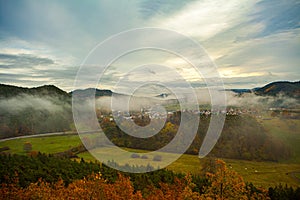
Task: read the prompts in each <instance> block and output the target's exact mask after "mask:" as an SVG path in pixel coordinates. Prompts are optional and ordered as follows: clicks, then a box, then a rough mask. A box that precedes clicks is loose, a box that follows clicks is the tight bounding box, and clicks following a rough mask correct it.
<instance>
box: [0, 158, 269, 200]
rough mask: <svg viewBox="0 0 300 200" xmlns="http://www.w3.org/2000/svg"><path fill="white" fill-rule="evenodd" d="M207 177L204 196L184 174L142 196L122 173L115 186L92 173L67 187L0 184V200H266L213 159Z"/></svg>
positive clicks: (222, 163)
mask: <svg viewBox="0 0 300 200" xmlns="http://www.w3.org/2000/svg"><path fill="white" fill-rule="evenodd" d="M207 178H208V181H209V182H210V185H209V186H207V187H206V188H205V189H204V194H199V193H197V192H193V191H192V189H193V188H194V187H195V184H194V183H193V182H192V178H191V176H190V175H187V176H186V177H185V178H184V179H178V178H175V181H174V183H173V184H167V183H160V187H159V188H156V187H154V186H149V187H148V188H147V189H146V190H144V194H143V195H144V196H143V195H142V193H141V192H140V191H134V188H133V185H132V183H131V181H130V179H129V178H127V177H124V176H122V175H121V174H119V177H118V179H117V181H116V182H115V183H107V182H106V180H105V179H104V178H102V176H101V174H93V175H91V176H90V177H88V178H84V179H81V180H75V181H74V182H72V183H70V184H69V185H68V186H67V187H66V186H65V184H64V182H63V181H62V180H59V181H58V182H56V183H55V184H50V183H47V182H44V181H42V180H41V179H40V180H39V181H38V182H36V183H31V184H30V185H29V186H28V187H27V188H21V187H19V186H18V179H17V178H15V179H14V180H13V181H12V183H10V184H4V183H3V184H2V185H1V187H0V199H3V200H14V199H18V200H19V199H20V200H22V199H23V200H27V199H47V200H48V199H49V200H60V199H82V200H88V199H89V200H90V199H109V200H114V199H124V200H142V199H148V200H174V199H178V200H181V199H191V200H192V199H218V200H219V199H220V200H221V199H268V197H267V191H266V190H260V193H253V194H250V191H251V190H250V189H249V188H247V187H246V185H245V182H244V181H243V179H242V177H241V176H240V175H238V174H237V173H236V172H234V171H231V170H229V169H227V167H226V165H225V163H224V162H223V161H221V160H216V172H215V173H207ZM145 191H147V192H145Z"/></svg>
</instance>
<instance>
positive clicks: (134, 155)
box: [131, 153, 140, 158]
mask: <svg viewBox="0 0 300 200" xmlns="http://www.w3.org/2000/svg"><path fill="white" fill-rule="evenodd" d="M139 157H140V155H139V154H136V153H133V154H131V158H139Z"/></svg>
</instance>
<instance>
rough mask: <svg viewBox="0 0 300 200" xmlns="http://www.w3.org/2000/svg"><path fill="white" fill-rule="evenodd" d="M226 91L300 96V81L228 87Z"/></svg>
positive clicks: (261, 94)
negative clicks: (253, 86) (247, 86)
mask: <svg viewBox="0 0 300 200" xmlns="http://www.w3.org/2000/svg"><path fill="white" fill-rule="evenodd" d="M226 91H231V92H234V93H237V94H244V93H253V94H256V95H259V96H277V95H279V94H282V95H285V96H287V97H292V98H300V81H297V82H289V81H278V82H272V83H269V84H267V85H265V86H263V87H257V88H253V89H227V90H226Z"/></svg>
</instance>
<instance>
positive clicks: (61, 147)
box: [0, 135, 81, 155]
mask: <svg viewBox="0 0 300 200" xmlns="http://www.w3.org/2000/svg"><path fill="white" fill-rule="evenodd" d="M25 142H30V143H31V144H32V151H40V152H42V153H57V152H61V151H65V150H67V149H70V148H72V147H75V146H78V145H80V144H81V140H80V138H79V137H78V135H61V136H46V137H34V138H22V139H16V140H8V141H4V142H0V147H5V146H8V147H9V148H10V150H8V151H6V152H9V153H15V154H22V155H24V154H26V152H25V151H24V150H23V145H24V143H25Z"/></svg>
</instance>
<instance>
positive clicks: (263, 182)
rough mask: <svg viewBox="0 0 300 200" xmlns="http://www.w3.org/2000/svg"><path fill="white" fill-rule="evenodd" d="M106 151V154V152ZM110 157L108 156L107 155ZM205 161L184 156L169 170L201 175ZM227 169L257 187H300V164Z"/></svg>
mask: <svg viewBox="0 0 300 200" xmlns="http://www.w3.org/2000/svg"><path fill="white" fill-rule="evenodd" d="M126 150H128V151H130V152H136V153H145V152H147V151H144V150H135V149H127V148H126ZM105 151H106V152H107V154H110V157H114V156H115V155H116V153H115V152H114V151H112V150H110V149H106V150H105ZM105 151H104V152H105ZM162 155H163V159H164V157H168V156H170V155H171V153H163V154H162ZM78 156H79V157H82V158H84V159H85V160H90V161H94V160H95V158H94V157H93V156H92V155H91V154H90V153H89V152H85V153H81V154H79V155H78ZM107 157H108V155H107ZM205 159H207V158H204V159H199V158H198V156H195V155H187V154H184V155H182V156H181V157H180V158H179V159H178V160H176V161H175V162H174V163H172V164H171V165H169V166H168V167H167V169H170V170H172V171H174V172H182V173H191V174H201V170H202V168H203V166H202V163H203V162H204V161H205ZM140 160H142V159H130V157H129V156H128V158H126V157H124V160H123V161H121V163H120V164H125V163H128V162H130V163H136V164H138V162H137V161H140ZM223 160H224V161H225V162H226V164H227V167H228V168H230V169H232V170H235V171H236V172H238V173H239V174H240V175H241V176H242V177H243V178H244V180H245V181H246V182H252V183H253V184H254V185H255V186H258V187H264V188H268V187H270V186H275V185H278V184H279V183H282V184H284V185H285V184H288V185H289V186H294V187H296V186H300V182H299V179H297V178H295V175H299V174H297V173H294V175H292V172H300V164H287V163H274V162H256V161H244V160H234V159H223ZM142 161H143V160H142ZM148 162H149V164H150V165H152V166H154V167H157V166H159V165H158V164H159V162H155V161H152V157H151V158H150V159H149V160H147V163H148Z"/></svg>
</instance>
